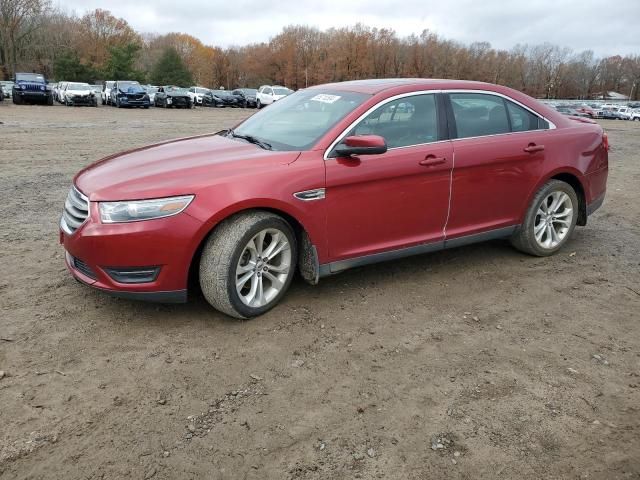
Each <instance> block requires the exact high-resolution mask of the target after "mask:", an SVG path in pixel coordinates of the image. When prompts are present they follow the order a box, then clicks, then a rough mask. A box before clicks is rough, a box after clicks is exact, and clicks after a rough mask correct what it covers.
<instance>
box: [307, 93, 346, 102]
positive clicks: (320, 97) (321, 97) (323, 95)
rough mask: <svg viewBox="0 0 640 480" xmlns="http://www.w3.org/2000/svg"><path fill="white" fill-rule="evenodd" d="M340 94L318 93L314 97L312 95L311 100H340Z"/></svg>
mask: <svg viewBox="0 0 640 480" xmlns="http://www.w3.org/2000/svg"><path fill="white" fill-rule="evenodd" d="M340 98H342V97H340V95H329V94H327V93H319V94H318V95H316V96H315V97H312V98H311V100H312V101H316V102H322V103H334V102H337V101H338V100H340Z"/></svg>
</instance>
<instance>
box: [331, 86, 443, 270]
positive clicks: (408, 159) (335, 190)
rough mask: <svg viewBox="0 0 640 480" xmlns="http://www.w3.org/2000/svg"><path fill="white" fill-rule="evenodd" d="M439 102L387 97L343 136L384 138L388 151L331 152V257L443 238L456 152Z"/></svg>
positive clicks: (433, 96)
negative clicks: (351, 154) (344, 154)
mask: <svg viewBox="0 0 640 480" xmlns="http://www.w3.org/2000/svg"><path fill="white" fill-rule="evenodd" d="M436 100H437V98H436V94H433V93H424V94H417V95H412V96H405V97H401V98H398V99H396V100H391V101H387V102H385V103H383V104H382V105H380V106H379V107H378V108H375V109H373V110H372V111H370V113H369V114H367V115H366V116H365V117H364V118H363V119H361V120H360V121H359V122H358V123H357V124H356V125H355V126H354V127H353V128H351V129H350V131H348V132H346V133H345V134H344V136H343V138H344V137H346V136H352V135H380V136H382V137H384V138H385V140H386V142H387V146H388V150H387V152H386V153H384V154H381V155H368V156H367V155H362V156H359V157H350V158H339V157H337V156H336V155H334V154H332V153H331V152H330V153H329V158H327V159H326V161H325V166H326V205H327V216H328V219H327V220H328V225H327V232H328V240H329V255H330V257H331V260H332V261H335V260H341V259H346V258H353V257H360V256H365V255H369V254H374V253H379V252H384V251H389V250H395V249H400V248H403V247H408V246H413V245H418V244H423V243H431V242H438V241H442V240H443V238H444V226H445V223H446V219H447V212H448V208H449V186H450V180H451V169H452V166H453V161H452V160H453V159H452V153H453V150H452V146H451V142H450V141H448V140H444V138H445V135H446V134H445V132H442V129H441V128H439V120H441V119H444V118H441V117H440V116H438V109H437V108H436V103H437V101H436ZM442 115H444V112H443V114H442ZM444 125H445V126H446V122H445V123H444Z"/></svg>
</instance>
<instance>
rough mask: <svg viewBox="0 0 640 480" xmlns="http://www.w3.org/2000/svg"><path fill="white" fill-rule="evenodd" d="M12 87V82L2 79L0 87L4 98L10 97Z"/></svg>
mask: <svg viewBox="0 0 640 480" xmlns="http://www.w3.org/2000/svg"><path fill="white" fill-rule="evenodd" d="M12 88H13V82H9V81H2V82H0V89H1V90H2V93H3V94H4V97H5V98H11V89H12Z"/></svg>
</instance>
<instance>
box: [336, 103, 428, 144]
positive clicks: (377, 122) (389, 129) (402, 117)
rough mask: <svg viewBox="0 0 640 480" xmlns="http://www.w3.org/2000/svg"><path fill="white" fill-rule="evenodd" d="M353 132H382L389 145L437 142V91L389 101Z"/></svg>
mask: <svg viewBox="0 0 640 480" xmlns="http://www.w3.org/2000/svg"><path fill="white" fill-rule="evenodd" d="M352 135H380V136H381V137H383V138H384V139H385V140H386V141H387V146H388V147H389V148H397V147H407V146H410V145H420V144H423V143H430V142H435V141H436V140H438V112H437V108H436V101H435V95H433V94H423V95H415V96H413V97H403V98H399V99H397V100H394V101H392V102H389V103H386V104H384V105H382V106H380V107H378V108H376V109H375V110H374V111H373V112H371V113H370V114H369V115H367V116H366V117H365V118H364V119H362V120H361V121H360V123H358V125H356V126H355V127H354V128H353V129H352V130H351V131H350V132H349V133H348V134H347V136H352Z"/></svg>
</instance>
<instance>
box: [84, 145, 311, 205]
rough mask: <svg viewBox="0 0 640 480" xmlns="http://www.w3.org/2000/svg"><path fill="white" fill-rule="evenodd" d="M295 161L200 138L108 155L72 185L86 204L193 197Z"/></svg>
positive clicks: (290, 155)
mask: <svg viewBox="0 0 640 480" xmlns="http://www.w3.org/2000/svg"><path fill="white" fill-rule="evenodd" d="M299 155H300V152H272V151H269V150H263V149H262V148H260V147H258V146H257V145H253V144H250V143H246V142H244V141H242V140H234V139H229V138H225V137H222V136H219V135H204V136H199V137H191V138H184V139H179V140H172V141H169V142H165V143H160V144H156V145H150V146H147V147H142V148H138V149H134V150H129V151H126V152H122V153H118V154H115V155H111V156H109V157H106V158H104V159H102V160H100V161H98V162H96V163H94V164H92V165H90V166H88V167H87V168H85V169H84V170H82V171H80V173H78V174H77V175H76V177H75V179H74V183H75V185H76V187H77V188H78V189H79V190H80V191H81V192H83V193H84V194H85V195H87V196H88V197H89V200H91V201H108V200H140V199H148V198H160V197H167V196H172V195H187V194H197V193H198V191H199V190H200V189H202V188H205V187H209V186H212V185H214V184H216V183H218V182H222V181H228V180H229V178H230V177H238V178H241V177H243V176H249V175H257V174H260V172H262V171H265V170H270V169H273V168H278V167H279V166H282V165H287V164H289V163H292V162H294V161H295V160H296V159H297V158H298V156H299Z"/></svg>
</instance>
